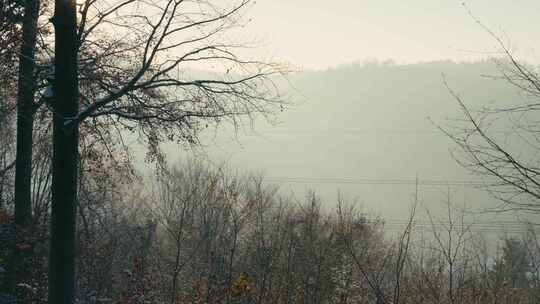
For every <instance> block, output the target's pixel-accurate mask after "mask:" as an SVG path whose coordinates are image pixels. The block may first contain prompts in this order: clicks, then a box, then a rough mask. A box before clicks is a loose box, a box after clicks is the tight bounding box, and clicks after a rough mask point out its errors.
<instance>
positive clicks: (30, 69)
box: [6, 0, 40, 292]
mask: <svg viewBox="0 0 540 304" xmlns="http://www.w3.org/2000/svg"><path fill="white" fill-rule="evenodd" d="M39 5H40V0H27V1H26V3H25V6H24V18H23V27H22V31H23V33H22V44H21V52H20V55H19V75H18V80H17V81H18V88H17V155H16V162H15V224H16V233H17V238H16V239H17V241H16V242H15V244H12V247H13V248H12V253H11V255H10V258H9V261H8V264H9V266H8V276H7V280H6V285H7V290H8V291H9V292H13V291H14V288H15V286H16V284H17V283H18V282H23V281H25V277H27V276H28V273H29V271H28V269H24V268H25V267H24V266H25V265H24V262H25V256H26V255H27V254H28V253H25V252H18V249H17V246H15V245H16V243H17V242H24V240H25V239H26V238H27V236H28V233H29V231H28V229H29V225H30V222H31V217H32V195H31V187H32V185H31V176H32V144H33V142H32V134H33V128H34V110H33V107H34V95H35V91H36V86H35V79H34V69H35V65H36V64H35V51H36V36H37V20H38V15H39Z"/></svg>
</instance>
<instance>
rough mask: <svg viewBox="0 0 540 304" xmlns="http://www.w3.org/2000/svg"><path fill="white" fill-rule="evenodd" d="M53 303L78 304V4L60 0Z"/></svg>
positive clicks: (51, 262)
mask: <svg viewBox="0 0 540 304" xmlns="http://www.w3.org/2000/svg"><path fill="white" fill-rule="evenodd" d="M53 23H54V27H55V43H56V44H55V81H54V86H53V92H54V101H53V103H54V105H53V108H54V118H53V162H52V166H53V168H52V211H51V244H50V246H51V248H50V256H49V303H54V304H72V303H73V299H74V294H75V282H74V280H75V222H76V213H75V212H76V207H77V171H78V169H77V167H78V158H79V155H78V142H79V128H78V124H76V123H75V124H69V126H67V125H68V124H66V123H67V122H69V120H70V119H72V118H74V117H75V116H76V115H77V113H78V111H79V100H78V95H79V93H78V81H77V76H78V75H77V74H78V72H77V30H76V28H77V16H76V6H75V0H56V3H55V15H54V18H53Z"/></svg>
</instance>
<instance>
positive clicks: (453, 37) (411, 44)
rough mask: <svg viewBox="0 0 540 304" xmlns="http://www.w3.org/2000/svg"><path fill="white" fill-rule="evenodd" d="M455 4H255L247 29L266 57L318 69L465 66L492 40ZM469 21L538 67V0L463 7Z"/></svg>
mask: <svg viewBox="0 0 540 304" xmlns="http://www.w3.org/2000/svg"><path fill="white" fill-rule="evenodd" d="M462 3H463V1H457V0H410V1H403V0H334V1H323V0H258V1H257V3H256V4H255V5H254V7H253V8H252V10H251V11H250V12H249V16H250V17H251V16H252V17H253V21H252V23H251V24H250V25H249V26H248V27H246V28H247V30H248V31H250V32H251V34H252V35H253V36H254V37H258V38H260V39H262V40H263V41H264V44H263V46H264V49H265V51H264V52H265V56H269V57H272V58H274V59H281V60H285V61H288V62H291V63H293V64H295V65H298V66H301V67H304V68H311V69H321V68H326V67H329V66H336V65H340V64H343V63H350V62H355V61H364V60H369V59H379V60H386V59H392V60H395V61H396V62H398V63H403V62H406V63H409V62H418V61H432V60H441V59H453V60H458V61H470V60H475V59H478V58H481V57H485V54H482V53H483V52H486V51H487V52H491V51H494V50H495V45H496V44H495V42H494V40H493V39H492V38H491V37H490V36H489V35H488V34H487V33H486V32H485V31H484V30H482V28H481V27H480V26H479V25H477V24H476V23H475V21H474V19H473V18H472V17H471V16H469V14H468V12H467V8H466V7H464V6H463V4H462ZM465 3H466V6H467V7H468V8H469V9H470V10H471V11H472V13H473V14H474V16H475V17H476V18H478V19H479V20H481V21H482V23H484V24H485V25H486V26H488V27H489V28H491V29H492V30H494V31H495V32H496V33H497V34H500V35H501V36H502V37H503V38H505V41H506V42H509V43H510V45H511V46H512V48H513V49H514V50H516V51H517V52H518V53H519V55H521V56H525V57H527V59H529V60H535V61H537V56H536V55H535V53H537V52H536V50H540V40H539V39H530V37H535V36H537V31H538V28H540V19H539V18H538V14H539V13H540V1H538V0H470V1H465Z"/></svg>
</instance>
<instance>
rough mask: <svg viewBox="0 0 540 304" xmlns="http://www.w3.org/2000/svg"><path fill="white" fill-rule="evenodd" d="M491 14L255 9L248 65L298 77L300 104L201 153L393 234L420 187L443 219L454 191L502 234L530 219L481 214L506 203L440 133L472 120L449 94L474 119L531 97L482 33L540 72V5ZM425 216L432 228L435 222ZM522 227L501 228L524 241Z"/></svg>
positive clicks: (343, 5)
mask: <svg viewBox="0 0 540 304" xmlns="http://www.w3.org/2000/svg"><path fill="white" fill-rule="evenodd" d="M492 4H493V2H492V1H467V2H462V1H427V0H421V1H415V2H414V4H410V3H404V2H401V1H349V0H344V1H339V3H330V2H327V1H316V2H313V1H306V0H295V1H259V2H257V3H256V4H254V5H253V6H252V8H251V9H250V18H249V21H248V24H247V25H246V26H245V27H242V28H241V29H238V30H237V35H239V36H241V37H242V40H243V41H248V42H249V43H250V45H253V46H256V47H254V48H247V49H246V50H245V52H247V53H248V54H251V55H253V56H255V57H258V58H261V57H262V58H266V59H268V60H272V61H278V62H283V63H286V64H288V65H289V66H290V67H291V69H293V70H295V71H297V72H295V73H293V74H292V75H290V76H288V77H287V81H282V80H279V81H278V83H279V85H280V86H281V87H282V91H283V94H284V95H286V96H287V100H288V101H289V102H290V107H288V108H287V109H286V110H284V111H282V112H281V113H279V115H278V116H277V117H276V119H275V120H274V121H273V123H268V122H267V121H265V120H264V119H257V120H256V121H255V122H254V124H253V125H249V124H248V125H246V126H244V128H242V129H240V130H234V129H233V128H231V127H229V126H224V125H221V126H219V127H218V129H215V130H210V131H208V132H207V134H204V135H203V137H202V144H203V147H204V148H203V149H200V150H197V151H196V152H195V153H196V154H198V155H199V157H201V156H200V155H201V154H202V157H203V158H205V159H206V160H207V161H209V162H211V163H214V164H216V165H222V164H224V163H225V164H227V166H229V167H231V168H235V170H239V171H250V172H252V171H255V172H260V173H261V174H263V175H264V176H265V180H266V182H267V183H272V184H276V185H279V187H280V189H281V191H282V193H285V194H288V193H290V194H294V195H295V196H296V197H302V196H304V195H305V194H306V193H307V192H308V191H310V190H313V189H316V192H317V194H319V195H320V196H321V197H322V198H323V201H324V202H323V205H324V206H325V207H328V208H331V207H333V206H334V203H335V201H336V199H337V196H338V193H339V194H340V195H343V196H345V197H346V198H348V199H350V200H355V201H356V202H357V204H358V205H360V206H362V209H364V210H365V211H366V212H367V213H369V214H373V215H374V216H381V217H383V218H385V219H386V220H387V222H388V223H389V224H392V223H401V222H402V221H404V220H405V219H406V218H407V217H408V210H409V208H410V205H411V202H412V198H413V195H414V193H415V179H416V178H418V180H419V195H420V200H421V202H422V206H423V207H425V208H429V209H430V210H431V211H432V212H434V214H437V216H444V213H445V212H446V207H445V205H444V202H445V201H446V200H447V196H448V194H450V195H451V200H452V203H453V204H454V205H456V206H459V207H466V208H467V209H468V211H470V212H471V214H470V217H471V218H470V220H471V221H477V222H481V223H485V222H492V221H499V222H500V226H501V227H504V226H505V225H504V223H502V222H503V221H518V220H520V219H523V218H528V219H531V218H530V217H526V216H524V215H522V214H521V215H517V214H511V213H506V214H495V213H487V214H486V213H483V212H482V211H485V210H486V209H489V208H494V207H496V206H497V204H498V202H497V201H496V200H495V199H494V198H492V197H491V196H490V195H489V194H487V193H486V192H485V191H484V190H483V189H482V187H481V184H482V181H483V180H482V177H481V176H473V175H471V174H470V173H469V172H468V171H467V170H465V169H464V168H462V167H461V166H460V165H459V164H458V163H457V162H456V159H455V157H454V156H453V152H455V151H454V150H455V148H456V146H455V144H453V143H452V141H451V140H450V139H449V138H448V136H446V135H445V134H444V132H442V131H441V130H440V129H439V128H440V127H442V128H447V127H448V128H451V127H455V126H456V125H459V122H457V121H456V120H457V119H462V113H461V112H460V109H459V106H458V104H457V102H456V100H455V99H454V98H453V97H452V96H451V94H450V90H452V91H454V92H456V93H457V94H459V95H460V96H461V97H462V98H463V100H464V101H465V103H466V104H467V106H469V107H470V108H471V109H472V110H478V109H481V108H482V107H484V106H504V105H512V104H517V103H521V102H523V101H524V99H525V98H526V97H525V96H522V95H520V92H519V91H518V90H517V89H516V88H515V87H513V86H511V85H509V84H508V83H507V82H506V81H504V80H501V79H497V77H498V76H500V74H501V71H500V68H499V67H498V66H497V64H496V62H495V61H494V60H493V58H498V56H499V57H500V55H501V53H500V52H499V51H500V49H499V46H498V45H497V41H496V40H495V39H494V37H492V36H491V34H490V33H489V32H488V31H487V30H486V28H484V26H486V27H487V28H489V30H493V32H494V33H495V34H497V35H500V37H501V39H503V42H504V43H506V44H508V45H509V47H510V49H511V50H512V52H513V53H514V54H516V56H519V57H520V58H523V59H524V60H526V61H527V62H530V63H532V64H536V63H538V58H537V57H536V51H535V50H536V49H537V48H538V46H539V45H538V43H539V42H538V41H531V40H530V39H529V37H530V35H531V28H534V27H535V24H537V25H540V24H538V23H540V22H539V21H538V20H537V19H535V18H533V16H534V15H535V14H537V13H538V11H539V10H540V4H539V3H538V2H536V1H528V0H527V1H518V2H510V1H502V2H500V3H497V5H496V6H494V5H492ZM479 22H481V23H479ZM246 37H248V38H246ZM445 82H446V83H447V85H448V87H446V85H445ZM505 126H506V127H507V125H505V124H504V123H502V122H501V123H500V125H499V126H496V127H495V129H500V132H501V136H505V135H508V134H504V132H505V130H506V129H505ZM164 150H165V151H166V153H167V155H168V157H169V159H170V161H171V162H173V163H174V162H175V161H176V160H179V159H186V158H189V157H192V155H193V153H192V152H190V151H186V150H184V149H183V148H179V147H178V146H176V145H173V144H170V145H165V148H164ZM140 155H141V159H142V157H143V156H142V155H143V153H142V152H141V154H140ZM143 166H147V165H143ZM418 216H419V218H420V221H421V220H425V212H421V214H419V215H418ZM512 225H513V224H512ZM512 225H510V226H508V225H507V226H506V227H507V228H506V229H505V228H501V229H502V230H504V231H506V232H512V227H513V226H512ZM398 229H401V228H398ZM502 230H501V231H502ZM501 231H496V233H500V232H501ZM520 231H521V230H519V232H520Z"/></svg>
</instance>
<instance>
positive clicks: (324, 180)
mask: <svg viewBox="0 0 540 304" xmlns="http://www.w3.org/2000/svg"><path fill="white" fill-rule="evenodd" d="M265 180H266V181H268V182H276V183H280V182H284V183H293V184H354V185H419V186H462V187H481V186H485V185H486V182H483V181H479V180H476V181H474V180H441V179H439V180H437V179H421V180H418V181H417V180H415V179H368V178H358V179H353V178H343V177H338V178H333V177H268V178H266V179H265Z"/></svg>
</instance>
